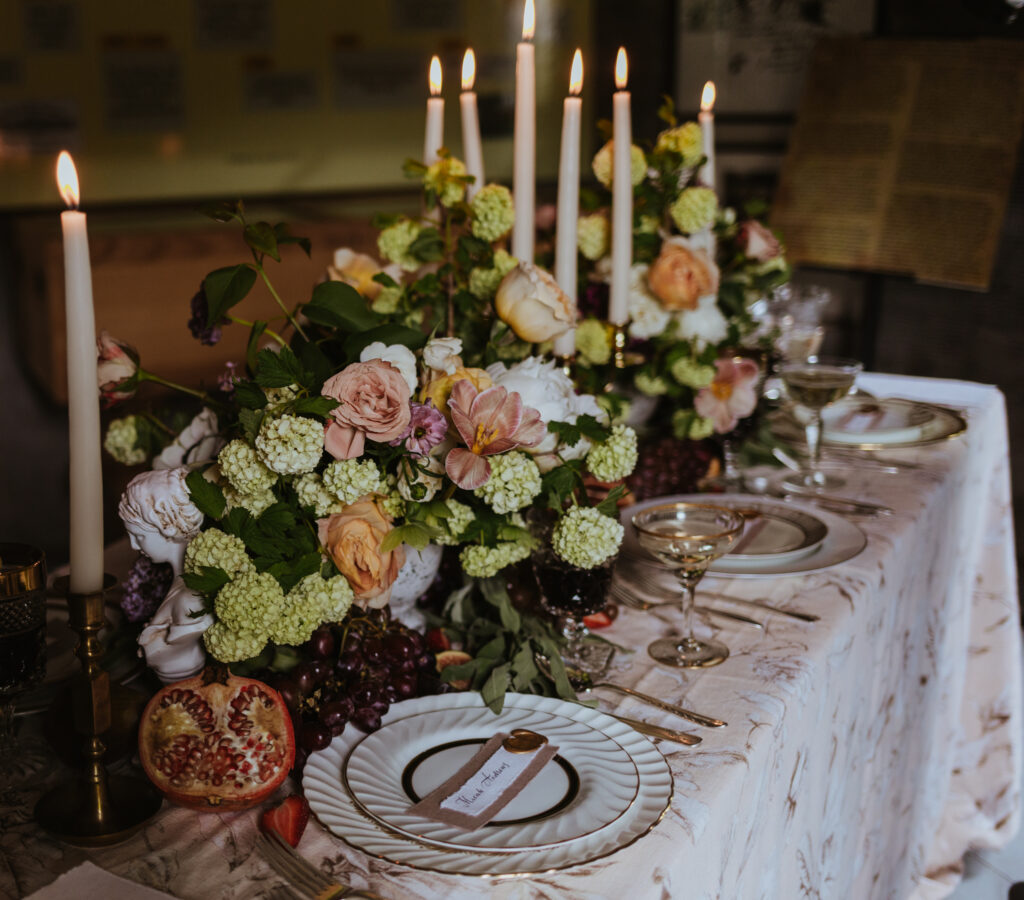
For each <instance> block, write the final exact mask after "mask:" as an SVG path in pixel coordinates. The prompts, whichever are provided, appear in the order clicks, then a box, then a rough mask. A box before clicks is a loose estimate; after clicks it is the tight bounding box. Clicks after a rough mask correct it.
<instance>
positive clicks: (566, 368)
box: [555, 356, 576, 378]
mask: <svg viewBox="0 0 1024 900" xmlns="http://www.w3.org/2000/svg"><path fill="white" fill-rule="evenodd" d="M575 362H576V357H575V356H556V357H555V365H556V366H557V367H558V368H559V369H561V370H562V371H563V372H565V374H566V375H568V376H569V377H570V378H572V369H573V365H574V364H575Z"/></svg>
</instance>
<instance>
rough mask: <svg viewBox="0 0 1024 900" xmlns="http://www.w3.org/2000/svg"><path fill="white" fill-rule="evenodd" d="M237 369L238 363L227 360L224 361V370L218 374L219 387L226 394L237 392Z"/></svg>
mask: <svg viewBox="0 0 1024 900" xmlns="http://www.w3.org/2000/svg"><path fill="white" fill-rule="evenodd" d="M237 369H238V363H233V362H226V363H224V371H223V372H221V373H220V375H218V376H217V387H218V388H220V389H221V390H222V391H223V392H224V393H225V394H233V393H234V392H235V384H236V383H237V382H238V380H239V376H238V372H237V371H236V370H237Z"/></svg>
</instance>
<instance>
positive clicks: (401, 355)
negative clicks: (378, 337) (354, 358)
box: [359, 341, 416, 394]
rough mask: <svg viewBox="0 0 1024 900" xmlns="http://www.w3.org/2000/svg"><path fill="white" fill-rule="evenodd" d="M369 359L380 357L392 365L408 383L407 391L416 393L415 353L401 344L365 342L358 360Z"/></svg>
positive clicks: (365, 360)
mask: <svg viewBox="0 0 1024 900" xmlns="http://www.w3.org/2000/svg"><path fill="white" fill-rule="evenodd" d="M371 359H380V360H383V361H384V362H386V363H390V364H391V365H393V366H394V367H395V368H396V369H398V371H399V372H401V373H402V377H403V378H404V379H405V383H406V384H407V385H409V393H410V394H415V393H416V354H414V353H413V352H412V350H410V349H409V348H408V347H406V346H405V345H403V344H391V345H390V346H385V344H384V343H383V342H382V341H374V342H373V343H372V344H367V345H366V346H365V347H364V348H363V352H362V353H360V354H359V361H360V362H369V361H370V360H371Z"/></svg>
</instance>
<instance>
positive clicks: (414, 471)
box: [398, 456, 444, 503]
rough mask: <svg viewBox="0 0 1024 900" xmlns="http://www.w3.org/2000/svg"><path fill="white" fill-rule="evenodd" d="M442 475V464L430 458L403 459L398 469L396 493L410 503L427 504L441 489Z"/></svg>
mask: <svg viewBox="0 0 1024 900" xmlns="http://www.w3.org/2000/svg"><path fill="white" fill-rule="evenodd" d="M424 469H425V470H426V471H424ZM443 474H444V463H442V462H441V461H440V460H439V459H435V458H434V457H432V456H428V457H426V458H425V459H419V460H416V461H412V460H409V459H404V460H402V462H401V463H400V464H399V467H398V493H399V495H400V496H401V497H402V499H403V500H408V501H410V502H412V503H429V502H430V501H431V500H433V499H434V496H435V495H436V494H437V492H438V491H439V490H440V488H441V483H442V482H441V476H442V475H443Z"/></svg>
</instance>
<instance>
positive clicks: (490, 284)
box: [469, 250, 519, 300]
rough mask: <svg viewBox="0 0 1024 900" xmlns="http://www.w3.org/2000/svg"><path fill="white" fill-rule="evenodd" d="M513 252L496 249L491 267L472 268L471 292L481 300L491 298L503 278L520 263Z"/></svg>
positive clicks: (470, 278)
mask: <svg viewBox="0 0 1024 900" xmlns="http://www.w3.org/2000/svg"><path fill="white" fill-rule="evenodd" d="M518 262H519V260H517V259H516V258H515V257H514V256H512V254H511V253H508V252H507V251H505V250H495V251H494V264H493V265H492V266H491V268H489V269H482V268H480V267H479V266H478V267H477V268H475V269H470V272H469V292H470V293H471V294H472V295H473V296H474V297H479V298H480V299H481V300H490V299H491V298H493V297H494V295H495V293H496V292H497V290H498V285H499V284H501V279H502V278H504V277H505V276H506V275H508V273H509V272H511V271H512V270H513V269H514V268H515V267H516V263H518Z"/></svg>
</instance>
